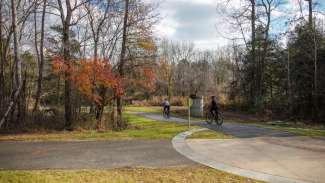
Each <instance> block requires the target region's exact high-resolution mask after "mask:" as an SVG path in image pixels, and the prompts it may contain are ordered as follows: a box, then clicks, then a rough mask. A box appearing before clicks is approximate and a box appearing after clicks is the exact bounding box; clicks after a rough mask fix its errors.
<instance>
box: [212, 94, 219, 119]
mask: <svg viewBox="0 0 325 183" xmlns="http://www.w3.org/2000/svg"><path fill="white" fill-rule="evenodd" d="M218 111H219V107H218V103H217V99H216V97H215V96H212V97H211V103H210V113H211V115H212V116H215V117H216V118H217V119H216V120H218Z"/></svg>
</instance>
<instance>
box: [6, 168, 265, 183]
mask: <svg viewBox="0 0 325 183" xmlns="http://www.w3.org/2000/svg"><path fill="white" fill-rule="evenodd" d="M61 182H65V183H75V182H78V183H90V182H94V183H95V182H96V183H142V182H143V183H170V182H182V183H183V182H184V183H185V182H186V183H209V182H211V183H217V182H220V183H224V182H232V183H249V182H251V183H255V182H256V183H257V182H259V181H255V180H252V179H248V178H244V177H240V176H236V175H233V174H228V173H225V172H222V171H218V170H215V169H212V168H207V167H203V166H193V167H173V168H159V169H151V168H123V169H112V170H37V171H36V170H35V171H0V183H61Z"/></svg>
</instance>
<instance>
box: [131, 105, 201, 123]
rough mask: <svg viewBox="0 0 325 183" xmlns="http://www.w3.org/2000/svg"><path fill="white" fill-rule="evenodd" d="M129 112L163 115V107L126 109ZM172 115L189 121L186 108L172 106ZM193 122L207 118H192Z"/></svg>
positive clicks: (133, 107)
mask: <svg viewBox="0 0 325 183" xmlns="http://www.w3.org/2000/svg"><path fill="white" fill-rule="evenodd" d="M125 110H126V111H127V112H148V113H157V114H162V107H157V106H144V107H138V106H127V107H126V108H125ZM170 114H171V115H172V116H174V117H178V118H182V119H188V111H187V108H186V107H181V106H174V107H173V106H172V107H171V109H170ZM191 120H192V121H204V120H205V118H197V117H191Z"/></svg>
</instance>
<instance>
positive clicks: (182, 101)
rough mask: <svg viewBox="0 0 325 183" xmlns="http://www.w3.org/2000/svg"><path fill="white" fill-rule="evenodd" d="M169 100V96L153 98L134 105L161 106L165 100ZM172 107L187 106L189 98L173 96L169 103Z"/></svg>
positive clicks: (135, 101)
mask: <svg viewBox="0 0 325 183" xmlns="http://www.w3.org/2000/svg"><path fill="white" fill-rule="evenodd" d="M165 98H168V97H167V96H153V97H151V98H150V99H148V100H134V101H132V105H134V106H161V105H162V103H163V101H164V99H165ZM169 102H170V105H172V106H186V105H187V97H181V96H173V97H171V100H170V101H169Z"/></svg>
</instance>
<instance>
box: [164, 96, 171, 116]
mask: <svg viewBox="0 0 325 183" xmlns="http://www.w3.org/2000/svg"><path fill="white" fill-rule="evenodd" d="M163 108H164V109H163V111H164V113H166V115H167V116H169V110H170V104H169V101H168V99H167V98H166V99H164V102H163Z"/></svg>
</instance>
